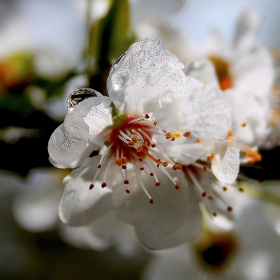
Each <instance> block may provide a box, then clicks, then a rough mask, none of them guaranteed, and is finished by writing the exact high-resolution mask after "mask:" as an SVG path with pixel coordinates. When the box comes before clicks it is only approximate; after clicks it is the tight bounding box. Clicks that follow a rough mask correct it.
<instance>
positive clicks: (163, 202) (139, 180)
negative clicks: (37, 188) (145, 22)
mask: <svg viewBox="0 0 280 280" xmlns="http://www.w3.org/2000/svg"><path fill="white" fill-rule="evenodd" d="M258 25H259V18H258V15H256V14H254V13H252V12H250V13H248V14H246V15H245V16H244V17H243V18H242V19H241V21H240V22H239V25H238V27H237V31H236V36H235V40H234V44H233V45H232V46H224V45H219V46H218V47H217V51H216V52H213V51H212V50H211V52H208V53H207V54H206V55H203V56H204V57H205V58H206V59H203V60H201V57H196V56H195V55H194V56H193V58H192V60H193V61H191V59H189V63H188V64H187V66H186V69H184V65H183V64H182V63H180V62H179V61H178V59H177V57H176V56H175V55H174V54H172V53H170V52H169V51H168V50H167V49H166V48H165V46H164V44H163V43H162V41H161V40H160V39H153V40H149V39H145V40H142V41H139V42H136V43H134V44H133V45H131V46H130V48H129V49H128V50H127V52H125V53H124V54H123V55H122V56H121V57H120V58H119V59H118V60H117V61H116V62H115V64H114V65H113V66H112V68H111V71H110V74H109V77H108V80H107V89H108V97H106V96H103V95H102V94H100V93H99V92H97V91H95V90H93V89H88V88H82V89H78V90H76V91H74V92H73V93H72V94H71V95H70V97H69V100H68V109H69V110H68V113H67V115H66V117H65V120H64V123H63V124H61V125H60V126H59V127H58V128H57V129H56V130H55V131H54V133H53V134H52V136H51V138H50V140H49V146H48V150H49V155H50V160H51V162H52V163H53V165H55V166H57V167H59V168H74V170H73V171H72V172H71V173H70V174H69V175H68V176H67V177H66V178H65V179H64V191H63V194H62V197H61V199H60V203H59V216H60V219H61V220H62V221H63V222H64V223H66V224H68V225H70V226H83V225H87V224H89V223H90V222H91V221H93V220H95V219H97V218H99V217H101V216H103V215H105V214H107V213H109V212H112V211H114V212H115V214H116V217H117V218H118V219H119V220H121V221H123V222H125V223H128V224H130V225H132V226H134V229H135V232H136V234H137V236H138V238H139V240H140V241H141V242H142V244H143V245H145V246H146V247H147V248H150V249H163V248H169V247H172V246H175V245H179V244H182V243H184V242H188V241H191V240H193V239H194V238H196V237H197V236H198V234H199V232H200V230H201V226H202V217H201V205H204V206H203V207H204V208H205V209H207V210H206V211H207V213H208V214H210V215H211V216H212V217H213V218H214V219H215V218H216V217H217V218H218V217H223V216H225V217H231V216H232V213H234V209H235V207H234V206H235V202H234V199H235V198H236V195H235V193H237V192H238V191H243V189H241V188H239V189H238V187H237V186H236V185H235V181H236V178H237V176H238V172H239V167H240V163H254V162H256V161H258V160H260V154H259V153H258V151H257V146H258V145H260V144H261V143H262V142H263V141H264V140H265V138H266V137H267V135H268V133H269V127H268V123H269V113H268V111H269V106H268V98H267V96H268V92H269V90H270V88H271V86H272V82H273V67H272V62H271V59H270V56H269V55H268V52H267V51H266V50H265V49H263V48H262V47H260V46H258V45H257V44H256V42H255V35H256V29H257V28H258ZM263 77H265V79H264V78H263ZM261 78H262V79H261ZM240 152H241V155H240Z"/></svg>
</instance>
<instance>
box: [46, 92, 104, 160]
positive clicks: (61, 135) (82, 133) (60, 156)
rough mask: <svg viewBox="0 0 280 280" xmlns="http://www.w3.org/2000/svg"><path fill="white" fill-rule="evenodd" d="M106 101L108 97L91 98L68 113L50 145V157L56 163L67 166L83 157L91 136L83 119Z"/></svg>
mask: <svg viewBox="0 0 280 280" xmlns="http://www.w3.org/2000/svg"><path fill="white" fill-rule="evenodd" d="M104 99H105V101H104ZM106 100H108V98H107V97H91V98H88V99H86V100H84V101H82V102H80V103H79V104H78V105H77V106H76V107H75V108H74V109H73V110H71V111H68V113H67V115H66V117H65V120H64V123H63V124H61V125H60V126H59V127H58V128H57V129H56V130H55V131H54V132H53V134H52V135H51V137H50V140H49V143H48V151H49V155H50V157H51V159H52V160H53V161H54V162H57V163H58V164H62V165H67V164H70V163H72V162H74V161H76V160H77V159H79V157H81V156H82V154H83V153H84V151H85V149H86V145H87V140H88V134H89V131H88V130H89V128H88V125H87V124H86V123H85V121H84V119H83V117H85V116H86V115H87V113H88V111H89V110H90V109H91V108H92V107H93V106H98V105H99V104H100V103H101V102H102V101H104V102H106Z"/></svg>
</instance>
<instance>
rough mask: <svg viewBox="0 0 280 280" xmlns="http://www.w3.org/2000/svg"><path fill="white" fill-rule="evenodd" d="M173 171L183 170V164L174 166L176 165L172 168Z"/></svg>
mask: <svg viewBox="0 0 280 280" xmlns="http://www.w3.org/2000/svg"><path fill="white" fill-rule="evenodd" d="M172 169H173V170H182V169H183V167H182V165H181V164H174V165H173V166H172Z"/></svg>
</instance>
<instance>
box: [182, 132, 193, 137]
mask: <svg viewBox="0 0 280 280" xmlns="http://www.w3.org/2000/svg"><path fill="white" fill-rule="evenodd" d="M191 134H192V133H191V132H190V131H186V132H184V134H183V136H184V137H190V136H191Z"/></svg>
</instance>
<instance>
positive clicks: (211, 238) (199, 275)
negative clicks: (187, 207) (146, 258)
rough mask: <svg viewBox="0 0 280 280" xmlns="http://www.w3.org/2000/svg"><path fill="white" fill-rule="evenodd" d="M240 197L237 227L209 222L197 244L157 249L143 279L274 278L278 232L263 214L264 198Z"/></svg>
mask: <svg viewBox="0 0 280 280" xmlns="http://www.w3.org/2000/svg"><path fill="white" fill-rule="evenodd" d="M240 198H242V200H243V201H242V204H243V206H242V205H239V206H240V207H241V208H242V215H241V216H240V217H239V218H238V220H237V222H236V224H235V226H234V227H231V226H230V224H226V227H225V226H223V224H222V223H221V221H217V220H215V221H216V223H215V222H214V223H213V221H212V222H211V224H210V223H208V222H207V224H206V226H205V228H204V230H202V233H201V235H200V236H199V237H198V238H197V240H195V242H194V244H188V245H183V246H180V247H177V248H173V249H169V250H163V251H159V252H154V258H153V259H152V260H151V261H150V264H149V265H148V266H147V268H146V270H145V272H144V277H143V279H145V280H150V279H152V280H157V279H160V280H165V279H166V280H167V279H174V280H180V279H182V280H183V279H190V280H196V279H230V280H234V279H236V280H237V279H242V280H266V279H272V277H274V276H275V275H276V273H278V272H279V264H278V260H279V257H280V253H279V244H280V239H279V236H278V235H277V234H276V233H275V232H274V231H273V229H272V228H271V227H270V226H269V224H268V223H266V222H265V221H264V220H263V219H261V218H260V215H259V210H260V206H261V202H259V201H255V200H253V199H251V198H248V197H245V196H242V197H240Z"/></svg>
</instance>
